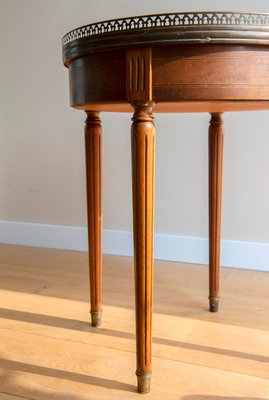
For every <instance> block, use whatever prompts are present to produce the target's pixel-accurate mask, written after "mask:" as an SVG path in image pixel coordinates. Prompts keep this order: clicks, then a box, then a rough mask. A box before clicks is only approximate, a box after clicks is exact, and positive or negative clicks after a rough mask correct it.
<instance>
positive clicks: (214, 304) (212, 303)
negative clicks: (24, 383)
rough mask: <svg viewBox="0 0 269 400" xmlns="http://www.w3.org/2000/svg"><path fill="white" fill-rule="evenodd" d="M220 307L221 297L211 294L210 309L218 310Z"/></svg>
mask: <svg viewBox="0 0 269 400" xmlns="http://www.w3.org/2000/svg"><path fill="white" fill-rule="evenodd" d="M218 309H219V297H213V296H212V297H211V296H209V310H210V311H211V312H217V311H218Z"/></svg>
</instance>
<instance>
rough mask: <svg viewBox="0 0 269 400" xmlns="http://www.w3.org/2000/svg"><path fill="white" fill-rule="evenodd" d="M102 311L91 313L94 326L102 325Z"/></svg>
mask: <svg viewBox="0 0 269 400" xmlns="http://www.w3.org/2000/svg"><path fill="white" fill-rule="evenodd" d="M101 315H102V311H91V319H92V326H100V325H101Z"/></svg>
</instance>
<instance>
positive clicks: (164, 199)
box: [0, 0, 269, 243]
mask: <svg viewBox="0 0 269 400" xmlns="http://www.w3.org/2000/svg"><path fill="white" fill-rule="evenodd" d="M216 3H217V5H216ZM234 4H235V3H234V1H230V0H225V1H224V0H220V1H218V2H216V1H214V0H211V1H210V0H204V1H203V2H201V1H198V0H188V1H186V0H183V1H180V2H179V1H178V0H166V1H165V2H164V1H161V0H147V1H145V0H136V1H131V0H106V1H105V0H99V1H93V0H46V1H43V0H0V49H1V62H0V193H1V195H0V220H5V221H24V222H33V223H44V224H52V225H55V224H57V225H69V226H77V227H83V226H85V225H86V204H85V172H84V143H83V125H84V119H85V116H84V114H83V113H82V112H79V111H76V110H72V109H71V108H70V107H69V104H68V72H67V70H66V69H65V68H64V67H63V65H62V60H61V37H62V36H63V35H64V34H65V33H66V32H67V31H69V30H71V29H72V28H74V27H77V26H79V25H84V24H87V23H89V22H95V21H98V20H103V19H110V18H115V17H123V16H129V15H132V14H133V15H137V14H143V13H145V14H147V13H158V12H169V11H171V12H173V11H191V10H202V9H204V10H207V9H216V8H217V9H219V10H231V9H232V10H235V9H236V10H240V11H261V12H269V3H268V1H266V0H263V1H256V2H255V3H254V2H253V1H249V0H238V1H237V2H236V5H234ZM268 73H269V71H268ZM130 118H131V115H128V114H112V113H107V114H103V115H102V120H103V127H104V139H103V144H104V149H103V156H104V157H103V158H104V169H103V173H104V200H103V210H104V211H103V215H104V228H106V229H113V230H127V231H130V230H131V229H132V214H131V168H130V133H129V127H130ZM208 121H209V115H207V114H182V115H156V126H157V150H156V151H157V154H156V217H155V221H156V222H155V228H156V229H155V230H156V232H157V233H160V234H173V235H181V236H182V235H185V236H201V237H205V236H206V235H207V128H208ZM225 124H226V142H225V168H224V205H223V237H224V238H225V239H229V240H244V241H254V242H266V243H269V227H268V225H269V206H268V205H269V185H268V180H269V156H268V154H269V128H268V125H269V112H252V113H227V114H226V115H225Z"/></svg>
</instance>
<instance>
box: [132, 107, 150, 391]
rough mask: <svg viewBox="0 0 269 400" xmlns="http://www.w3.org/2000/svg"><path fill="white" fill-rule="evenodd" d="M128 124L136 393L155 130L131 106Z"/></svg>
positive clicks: (142, 385) (145, 336) (144, 347)
mask: <svg viewBox="0 0 269 400" xmlns="http://www.w3.org/2000/svg"><path fill="white" fill-rule="evenodd" d="M134 108H135V113H134V117H133V124H132V175H133V215H134V268H135V297H136V347H137V369H136V375H137V380H138V392H139V393H148V392H149V391H150V377H151V341H152V340H151V336H152V327H151V326H152V274H153V212H154V210H153V207H154V161H155V126H154V123H153V116H152V113H151V107H148V106H146V105H144V106H143V105H135V106H134Z"/></svg>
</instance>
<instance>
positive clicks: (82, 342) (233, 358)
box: [0, 245, 269, 400]
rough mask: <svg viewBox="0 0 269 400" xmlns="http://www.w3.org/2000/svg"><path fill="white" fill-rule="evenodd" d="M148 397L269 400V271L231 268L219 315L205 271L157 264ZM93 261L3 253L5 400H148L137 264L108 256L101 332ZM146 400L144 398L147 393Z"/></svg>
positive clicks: (1, 373)
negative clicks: (141, 368)
mask: <svg viewBox="0 0 269 400" xmlns="http://www.w3.org/2000/svg"><path fill="white" fill-rule="evenodd" d="M154 281H155V284H154V289H155V290H154V318H153V378H152V391H151V393H150V394H149V395H146V396H144V398H146V399H154V400H159V399H169V400H176V399H177V400H179V399H180V400H213V399H217V400H269V274H268V273H262V272H254V271H243V270H237V269H228V268H223V269H222V273H221V282H222V285H221V303H220V311H219V313H218V314H212V313H209V312H208V311H207V306H208V301H207V296H208V293H207V281H208V270H207V268H206V267H204V266H198V265H187V264H176V263H169V262H160V261H156V262H155V278H154ZM88 286H89V285H88V271H87V254H85V253H80V252H67V251H59V250H51V249H40V248H31V247H20V246H10V245H1V246H0V293H1V306H0V320H1V322H0V392H1V393H0V399H1V400H16V399H25V398H26V399H38V400H39V399H53V400H54V399H55V400H79V399H81V400H84V399H85V400H86V399H93V400H95V399H102V400H104V399H126V400H127V399H128V400H129V399H140V398H141V395H139V394H137V393H136V392H135V391H136V377H135V375H134V370H135V340H134V339H135V338H134V299H133V292H134V290H133V261H132V259H130V258H126V257H115V256H104V299H103V300H104V301H103V302H104V306H103V323H102V326H101V327H100V328H92V327H91V326H90V325H89V320H90V318H89V304H88V300H89V289H88ZM142 396H143V395H142Z"/></svg>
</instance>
